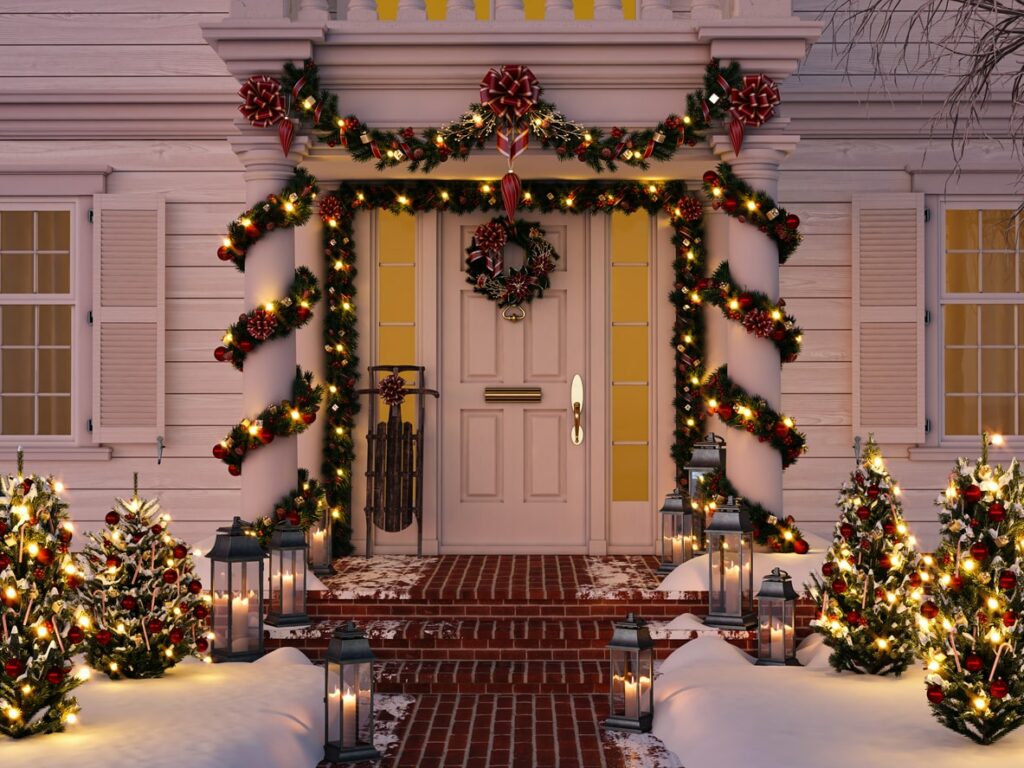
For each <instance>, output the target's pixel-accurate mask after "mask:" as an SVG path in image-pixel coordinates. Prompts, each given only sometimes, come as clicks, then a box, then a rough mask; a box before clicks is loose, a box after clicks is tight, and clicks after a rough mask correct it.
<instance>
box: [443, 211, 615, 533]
mask: <svg viewBox="0 0 1024 768" xmlns="http://www.w3.org/2000/svg"><path fill="white" fill-rule="evenodd" d="M490 218H491V214H484V213H480V214H475V215H465V216H456V215H448V214H443V215H442V216H441V232H440V234H441V242H440V254H441V258H440V263H441V276H440V279H441V291H440V295H441V301H440V308H439V309H440V314H441V322H440V326H441V329H442V336H441V339H440V347H441V376H440V378H441V392H442V393H443V396H442V400H441V408H442V415H441V419H440V426H441V430H442V436H441V440H442V451H441V462H442V471H441V476H442V496H441V505H440V515H439V517H440V519H439V523H440V525H439V531H438V535H439V546H440V550H441V552H449V553H488V552H553V553H554V552H557V553H578V552H585V551H586V549H587V539H588V510H587V504H586V488H587V483H588V472H587V467H586V457H587V456H588V455H589V454H590V451H588V450H586V448H587V445H586V442H584V444H583V445H575V444H574V443H573V441H572V439H571V436H570V433H571V431H572V428H573V409H572V404H571V401H570V400H571V399H570V387H571V384H572V380H573V377H574V376H576V375H577V374H578V375H580V376H581V377H582V379H583V384H584V400H583V412H582V415H583V428H584V440H586V438H587V422H588V415H589V412H588V410H587V396H588V395H589V394H590V392H589V391H588V390H589V388H590V386H591V384H592V382H589V381H587V375H586V368H585V367H586V363H587V354H586V351H587V349H588V343H589V333H590V329H589V327H588V322H587V296H588V289H587V281H586V274H587V269H586V267H587V265H586V261H585V260H586V258H587V250H588V249H587V248H586V237H587V219H588V217H587V216H584V215H571V216H570V215H562V214H550V215H540V214H523V215H522V218H523V219H525V220H527V221H531V222H538V223H539V224H540V225H541V227H542V228H543V229H544V231H545V237H546V239H547V240H548V241H549V242H551V243H552V245H553V246H554V248H555V251H556V252H557V253H558V254H559V256H560V259H559V261H558V267H557V270H556V271H555V272H554V273H552V274H551V287H550V288H549V289H548V290H546V291H545V292H544V296H543V298H540V299H534V301H533V303H532V304H529V305H524V306H525V309H526V313H527V314H526V318H525V319H524V320H522V321H520V322H510V321H509V320H506V319H504V318H502V316H501V310H500V309H499V307H498V305H497V304H496V303H495V302H493V301H491V300H490V299H488V298H487V297H485V296H483V295H481V294H479V293H475V292H474V291H473V288H472V286H470V285H469V284H468V283H467V282H466V275H465V259H466V248H467V246H468V245H469V244H470V241H471V239H472V237H473V233H474V232H475V231H476V228H477V226H478V225H480V224H482V223H484V222H486V221H488V220H490ZM508 258H509V260H512V259H514V258H515V257H514V255H513V254H511V253H510V254H509V256H508ZM593 384H596V382H593ZM489 387H501V388H516V389H521V390H525V391H533V392H539V397H540V399H539V401H534V402H507V401H506V402H488V401H487V400H485V390H486V389H487V388H489ZM596 453H598V454H600V452H596Z"/></svg>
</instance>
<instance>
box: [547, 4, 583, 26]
mask: <svg viewBox="0 0 1024 768" xmlns="http://www.w3.org/2000/svg"><path fill="white" fill-rule="evenodd" d="M575 18H576V12H575V10H573V7H572V0H547V2H546V3H545V4H544V19H545V21H573V20H574V19H575Z"/></svg>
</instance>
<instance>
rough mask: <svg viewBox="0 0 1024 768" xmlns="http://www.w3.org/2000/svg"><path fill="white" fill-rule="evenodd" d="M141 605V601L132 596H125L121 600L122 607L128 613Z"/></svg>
mask: <svg viewBox="0 0 1024 768" xmlns="http://www.w3.org/2000/svg"><path fill="white" fill-rule="evenodd" d="M138 605H139V601H138V600H136V599H135V598H134V597H132V596H131V595H125V596H124V597H122V598H121V607H122V608H124V609H125V610H126V611H134V610H135V609H136V608H137V607H138Z"/></svg>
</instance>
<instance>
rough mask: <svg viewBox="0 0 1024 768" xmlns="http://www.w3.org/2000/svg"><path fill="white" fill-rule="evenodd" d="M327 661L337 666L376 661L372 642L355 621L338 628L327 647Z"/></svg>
mask: <svg viewBox="0 0 1024 768" xmlns="http://www.w3.org/2000/svg"><path fill="white" fill-rule="evenodd" d="M326 660H327V661H329V662H333V663H335V664H356V663H363V662H369V661H375V660H376V657H375V656H374V655H373V651H372V650H370V641H369V640H368V639H367V637H366V633H365V632H363V631H362V630H361V629H360V628H359V627H358V626H357V625H356V623H355V622H354V621H351V620H350V621H346V622H345V623H344V624H342V625H341V626H339V627H336V628H335V630H334V634H332V635H331V641H330V643H328V645H327V656H326Z"/></svg>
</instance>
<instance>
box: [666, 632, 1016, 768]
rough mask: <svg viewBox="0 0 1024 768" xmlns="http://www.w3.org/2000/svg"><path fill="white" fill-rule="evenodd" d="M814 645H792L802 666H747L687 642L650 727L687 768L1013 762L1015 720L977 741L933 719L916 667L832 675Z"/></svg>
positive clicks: (946, 766) (991, 767) (982, 767)
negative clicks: (894, 673) (1007, 729)
mask: <svg viewBox="0 0 1024 768" xmlns="http://www.w3.org/2000/svg"><path fill="white" fill-rule="evenodd" d="M716 644H717V647H715V646H716ZM815 645H816V644H815V643H808V644H807V646H806V647H805V648H804V651H805V652H806V654H804V653H802V654H801V655H806V656H807V658H809V659H810V660H811V662H812V664H813V666H812V667H811V668H806V667H758V666H755V665H753V664H751V663H750V662H749V660H748V659H747V658H746V657H745V655H744V654H741V653H738V652H732V651H728V650H727V649H726V648H725V647H724V646H727V643H725V641H724V640H721V639H718V638H713V637H704V638H701V639H699V640H695V641H693V642H691V643H688V644H687V645H685V646H683V647H682V648H680V649H679V650H678V651H676V652H675V653H673V654H672V656H671V657H669V659H668V660H666V662H665V664H663V665H662V667H661V671H662V674H661V675H660V676H659V677H658V678H657V682H656V683H655V698H656V705H655V718H654V734H655V736H657V737H658V738H660V739H661V740H662V741H663V742H664V743H665V745H666V747H668V749H670V750H672V751H673V752H674V753H675V754H676V755H678V756H679V760H680V762H681V763H682V764H683V765H685V766H686V768H746V767H747V766H757V767H758V768H821V767H822V766H828V767H829V768H865V767H866V766H899V765H905V766H924V765H926V766H928V768H963V766H965V765H970V766H971V768H997V767H998V768H1005V766H1007V765H1015V764H1019V763H1020V760H1021V756H1022V755H1024V729H1021V730H1018V731H1017V732H1015V733H1012V734H1010V735H1009V736H1007V737H1006V738H1004V739H1003V740H1002V741H1000V742H998V743H996V744H994V745H992V746H988V747H979V746H977V745H975V744H974V743H973V742H971V741H969V740H968V739H965V738H964V737H963V736H959V735H957V734H955V733H953V732H952V731H949V730H947V729H945V728H943V727H942V726H941V725H939V724H938V722H936V721H935V720H933V719H932V717H931V711H930V709H929V708H928V704H927V702H926V701H925V696H924V682H923V677H924V673H923V672H922V671H921V670H918V669H912V670H909V671H908V672H906V673H905V674H904V675H903V677H902V678H879V677H873V676H870V675H853V674H849V673H845V674H842V675H840V674H838V673H835V672H832V671H830V670H828V669H827V657H828V649H827V648H825V647H824V646H820V647H817V648H815ZM734 650H735V649H734ZM823 660H824V663H825V665H826V667H825V668H824V669H822V668H819V666H820V664H821V662H822V661H823ZM669 661H672V664H669ZM666 666H667V667H668V668H667V669H666Z"/></svg>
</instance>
